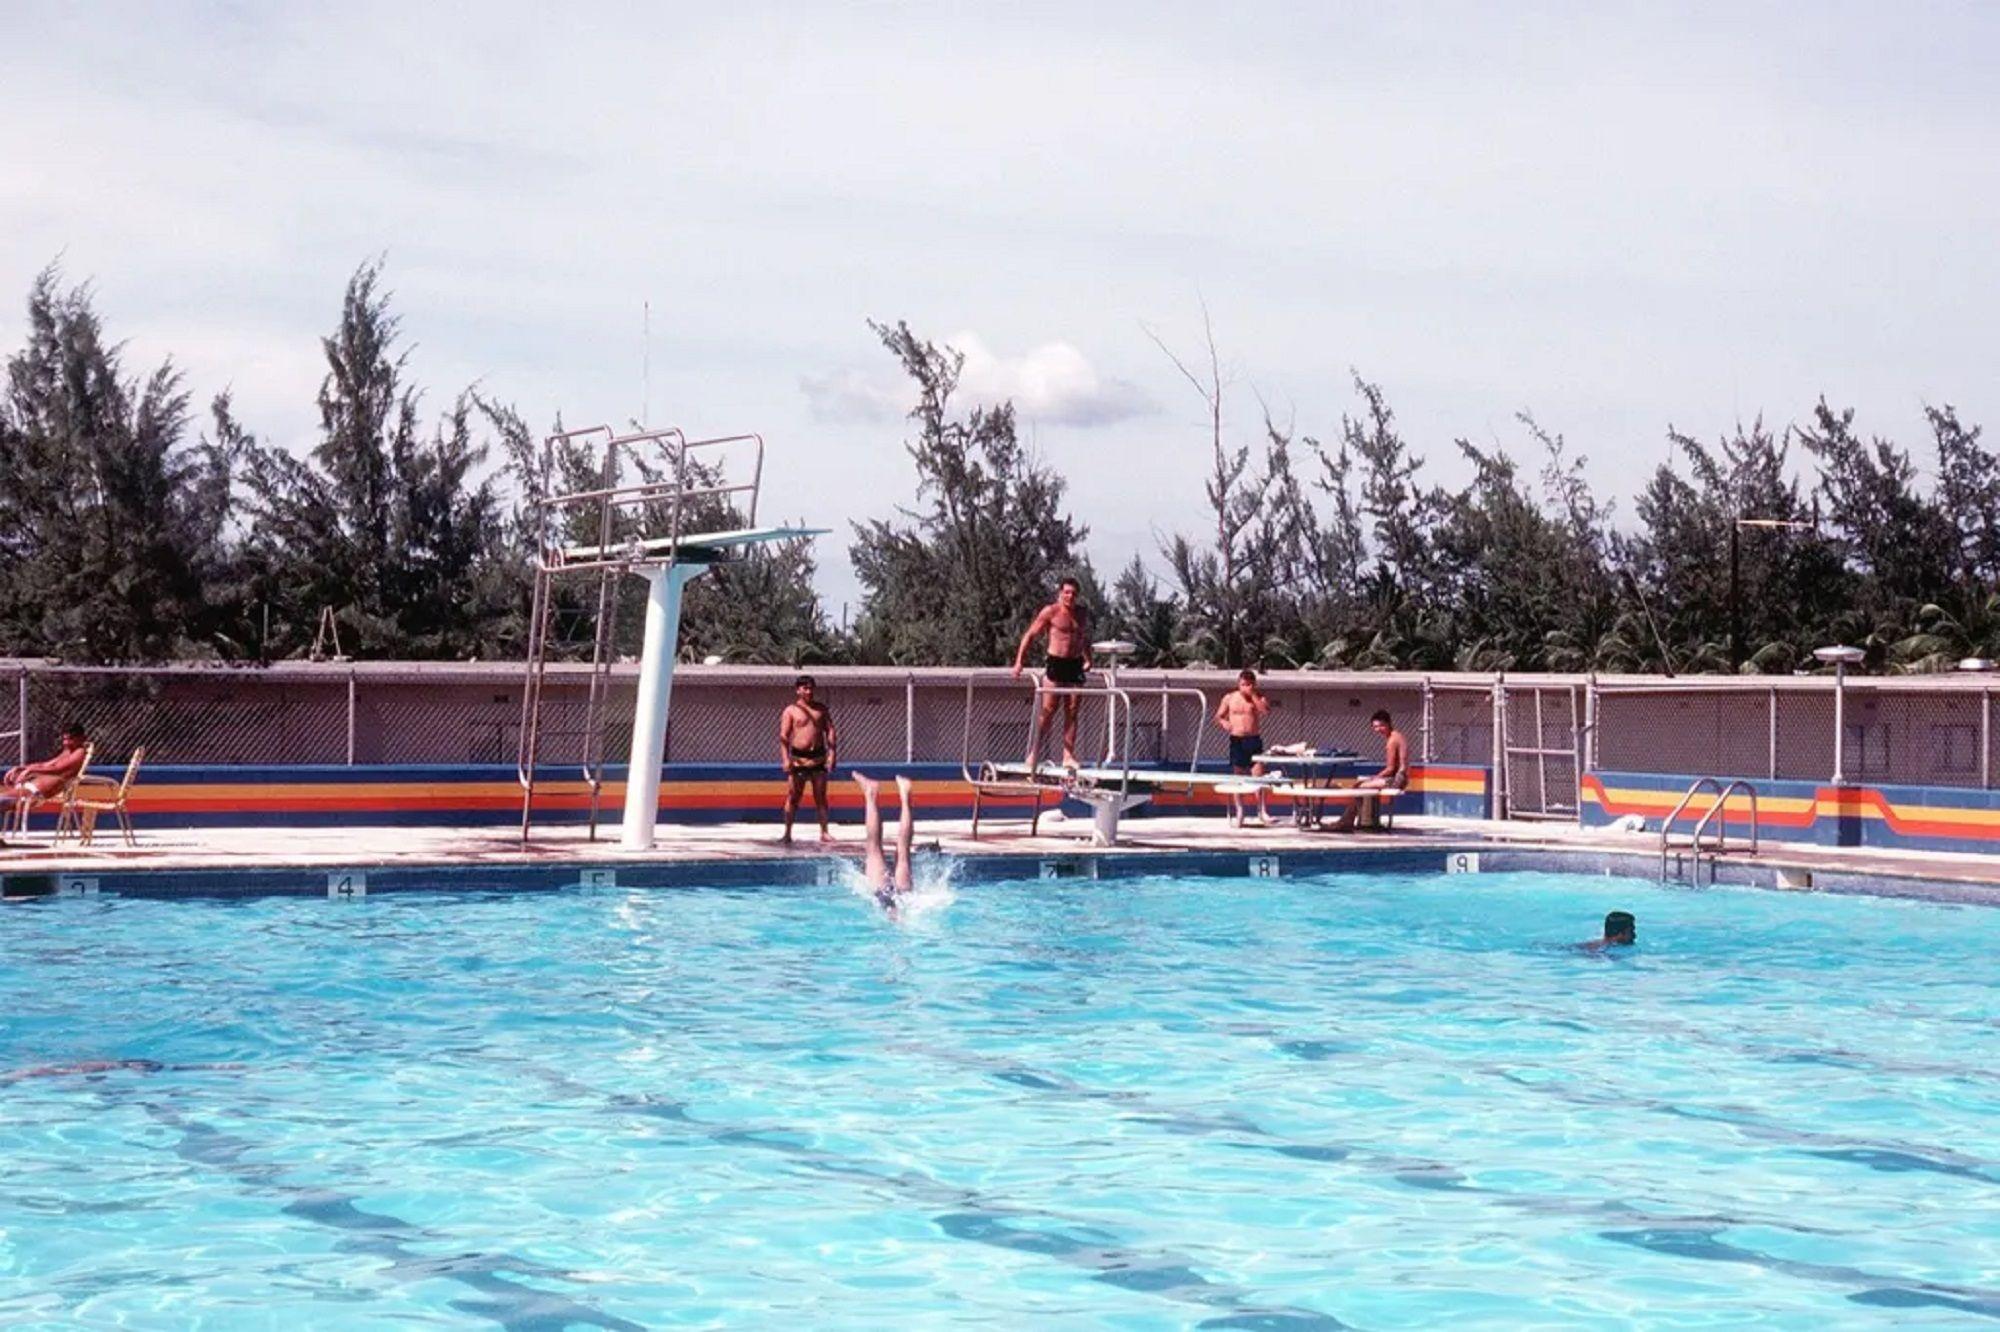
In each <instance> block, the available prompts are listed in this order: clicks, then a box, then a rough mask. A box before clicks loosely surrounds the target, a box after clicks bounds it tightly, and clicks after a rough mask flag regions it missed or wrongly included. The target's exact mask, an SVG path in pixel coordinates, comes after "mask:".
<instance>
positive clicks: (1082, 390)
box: [799, 333, 1155, 428]
mask: <svg viewBox="0 0 2000 1332" xmlns="http://www.w3.org/2000/svg"><path fill="white" fill-rule="evenodd" d="M945 345H946V346H948V347H950V348H951V349H952V350H953V351H956V352H957V353H958V354H959V355H961V356H963V357H964V358H965V364H964V367H963V368H962V370H961V371H960V374H959V399H958V400H959V402H960V404H961V405H966V406H969V405H974V404H977V405H981V406H987V407H993V406H998V405H999V404H1001V403H1003V402H1011V403H1013V404H1014V409H1015V411H1017V412H1018V413H1020V415H1021V416H1023V417H1025V418H1027V419H1028V420H1031V421H1037V422H1041V423H1043V424H1047V425H1066V426H1078V427H1084V428H1088V427H1091V426H1105V425H1114V424H1116V423H1118V422H1120V421H1126V420H1130V419H1131V418H1132V417H1135V416H1143V415H1145V414H1147V413H1149V412H1152V411H1154V410H1155V405H1154V403H1153V400H1152V398H1151V397H1150V396H1149V395H1148V394H1147V393H1146V391H1145V390H1144V389H1142V388H1140V387H1139V386H1138V385H1137V384H1133V383H1131V382H1129V381H1127V380H1123V379H1115V378H1109V377H1107V376H1105V375H1102V374H1099V373H1098V370H1097V367H1096V366H1094V365H1092V364H1091V363H1090V358H1089V357H1087V356H1085V355H1084V354H1083V353H1082V352H1081V351H1079V350H1077V348H1075V347H1074V346H1072V345H1070V344H1069V343H1067V342H1047V343H1043V344H1042V345H1041V346H1039V347H1035V348H1033V349H1031V350H1029V351H1027V352H1025V353H1023V354H1022V355H1020V356H1000V355H996V354H995V353H994V351H993V350H992V348H990V347H988V346H987V345H986V341H985V339H984V338H982V337H980V336H979V335H978V334H977V333H959V334H955V335H954V336H952V337H949V338H946V339H945ZM799 391H800V392H802V393H804V394H805V396H806V404H807V406H809V407H810V408H811V410H812V414H813V419H814V420H817V421H823V422H832V423H845V424H853V425H864V424H874V423H879V422H884V421H899V420H901V419H902V418H903V417H905V416H907V415H909V412H910V408H911V407H913V406H915V405H916V394H915V393H914V391H912V389H911V388H910V386H909V384H908V383H907V382H894V383H892V382H890V381H888V380H886V379H877V378H871V377H870V376H869V375H867V374H864V373H863V372H861V371H859V370H852V369H849V370H834V371H831V372H829V373H827V374H823V375H807V376H805V377H804V378H802V379H800V380H799Z"/></svg>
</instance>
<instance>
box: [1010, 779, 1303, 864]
mask: <svg viewBox="0 0 2000 1332" xmlns="http://www.w3.org/2000/svg"><path fill="white" fill-rule="evenodd" d="M984 766H985V771H986V772H988V773H991V774H992V775H993V776H994V777H995V778H998V779H999V780H1000V782H1002V783H1008V784H1019V785H1021V786H1025V787H1028V788H1030V789H1043V790H1059V791H1061V792H1062V793H1063V794H1064V795H1066V796H1069V797H1071V798H1073V799H1076V800H1081V801H1083V802H1084V803H1085V804H1087V805H1089V806H1090V808H1091V840H1092V841H1094V842H1096V843H1097V844H1098V845H1099V846H1116V845H1117V844H1118V822H1119V818H1120V816H1122V815H1123V814H1124V813H1125V811H1126V810H1130V809H1137V808H1139V807H1140V806H1141V805H1146V804H1150V803H1151V802H1152V799H1153V797H1154V796H1155V795H1156V794H1158V793H1159V792H1160V791H1162V790H1165V789H1168V788H1172V787H1180V788H1182V789H1188V788H1192V787H1198V786H1200V787H1209V788H1216V787H1224V786H1228V785H1230V784H1232V783H1239V782H1240V783H1245V784H1248V785H1250V786H1252V787H1260V786H1261V787H1268V788H1271V789H1274V790H1275V789H1277V788H1278V786H1279V785H1280V783H1282V782H1283V781H1284V779H1283V778H1281V777H1246V776H1244V775H1243V774H1241V773H1230V772H1189V771H1188V770H1187V769H1185V768H1181V769H1173V768H1102V767H1078V768H1065V767H1064V766H1063V765H1062V764H1060V763H1034V764H1029V763H988V764H986V765H984Z"/></svg>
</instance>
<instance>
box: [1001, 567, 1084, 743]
mask: <svg viewBox="0 0 2000 1332" xmlns="http://www.w3.org/2000/svg"><path fill="white" fill-rule="evenodd" d="M1079 590H1080V585H1079V584H1078V583H1077V581H1076V579H1074V578H1065V579H1063V580H1062V582H1060V583H1058V584H1057V585H1056V599H1055V600H1054V601H1053V602H1052V603H1050V604H1049V605H1047V606H1044V607H1042V609H1041V611H1040V612H1039V613H1038V614H1037V615H1036V616H1035V620H1034V623H1033V624H1030V625H1029V626H1028V632H1027V633H1025V634H1022V635H1021V646H1020V647H1018V648H1016V649H1015V650H1014V678H1015V679H1019V678H1020V676H1021V663H1023V662H1024V661H1026V660H1027V659H1028V648H1029V646H1030V645H1032V644H1033V643H1034V641H1035V640H1036V639H1037V638H1040V637H1041V636H1042V635H1043V634H1047V635H1048V636H1049V664H1048V670H1047V672H1046V677H1047V678H1046V683H1048V684H1051V685H1055V686H1057V687H1058V688H1062V689H1076V688H1080V687H1081V686H1082V685H1083V680H1084V675H1085V674H1086V673H1087V672H1088V671H1089V670H1090V635H1089V634H1088V633H1087V632H1086V631H1085V629H1084V614H1083V608H1082V607H1081V606H1079V605H1077V604H1076V594H1077V592H1078V591H1079ZM1058 698H1060V699H1061V700H1062V707H1063V742H1062V761H1063V766H1064V767H1065V768H1074V767H1075V766H1076V714H1077V710H1078V708H1079V706H1080V705H1081V704H1082V702H1083V700H1082V699H1081V698H1079V697H1078V696H1077V695H1075V694H1060V695H1059V694H1044V695H1042V709H1041V715H1040V716H1039V717H1037V718H1036V719H1035V729H1034V732H1033V734H1031V735H1030V736H1029V737H1028V742H1029V747H1028V759H1027V763H1028V767H1029V768H1033V767H1034V766H1035V764H1036V763H1038V762H1040V761H1041V754H1040V750H1041V743H1040V737H1041V736H1042V735H1044V734H1046V733H1047V731H1048V729H1049V719H1050V718H1052V717H1054V716H1055V714H1056V700H1057V699H1058Z"/></svg>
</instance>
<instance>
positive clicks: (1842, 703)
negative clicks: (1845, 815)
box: [1813, 645, 1868, 786]
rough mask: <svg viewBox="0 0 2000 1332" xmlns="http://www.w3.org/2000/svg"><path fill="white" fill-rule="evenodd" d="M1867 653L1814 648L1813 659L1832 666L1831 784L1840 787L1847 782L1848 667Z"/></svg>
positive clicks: (1842, 648)
mask: <svg viewBox="0 0 2000 1332" xmlns="http://www.w3.org/2000/svg"><path fill="white" fill-rule="evenodd" d="M1867 655H1868V654H1867V653H1865V652H1863V651H1862V650H1861V649H1860V648H1858V647H1844V646H1839V645H1836V646H1834V647H1823V648H1814V649H1813V659H1814V660H1815V661H1823V662H1826V663H1828V664H1829V665H1831V666H1832V667H1833V784H1834V785H1835V786H1840V785H1842V784H1844V783H1845V782H1846V781H1847V776H1846V769H1847V764H1846V759H1847V707H1846V700H1847V668H1848V667H1849V666H1858V665H1860V664H1861V661H1862V659H1863V658H1865V657H1866V656H1867Z"/></svg>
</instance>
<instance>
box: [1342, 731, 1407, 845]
mask: <svg viewBox="0 0 2000 1332" xmlns="http://www.w3.org/2000/svg"><path fill="white" fill-rule="evenodd" d="M1368 725H1369V728H1370V729H1371V730H1373V731H1374V732H1375V734H1377V735H1379V736H1381V737H1382V771H1380V772H1378V773H1375V774H1373V775H1372V776H1368V777H1363V778H1362V779H1361V780H1360V781H1359V782H1356V783H1355V785H1356V787H1358V788H1359V789H1361V790H1364V791H1371V790H1372V791H1381V792H1383V793H1384V794H1383V797H1382V800H1350V801H1348V802H1347V808H1346V809H1343V810H1342V811H1340V822H1338V823H1336V824H1334V825H1333V828H1334V831H1335V832H1353V831H1354V829H1355V828H1356V827H1357V826H1358V827H1362V828H1379V827H1381V826H1382V802H1383V800H1386V799H1388V798H1389V797H1391V796H1393V795H1395V794H1397V793H1398V792H1401V791H1402V790H1404V789H1405V788H1406V787H1408V786H1409V784H1410V742H1409V741H1408V740H1405V739H1404V738H1403V733H1402V732H1401V731H1399V730H1397V729H1396V723H1395V722H1394V721H1392V720H1390V718H1389V710H1388V709H1387V708H1378V709H1376V711H1375V715H1374V716H1372V717H1370V718H1369V719H1368ZM1363 805H1366V806H1367V807H1368V809H1367V819H1366V821H1365V822H1360V823H1357V820H1359V819H1360V818H1361V816H1362V806H1363Z"/></svg>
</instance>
